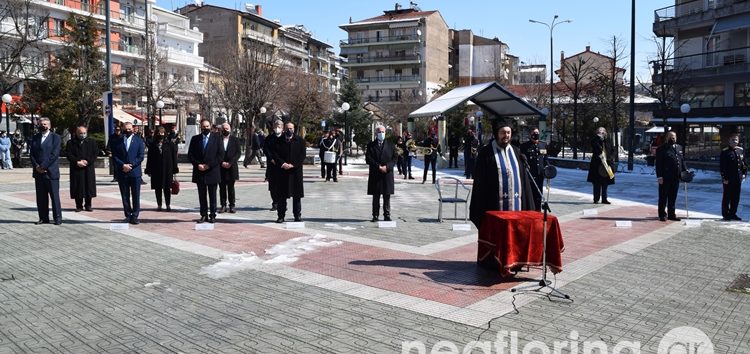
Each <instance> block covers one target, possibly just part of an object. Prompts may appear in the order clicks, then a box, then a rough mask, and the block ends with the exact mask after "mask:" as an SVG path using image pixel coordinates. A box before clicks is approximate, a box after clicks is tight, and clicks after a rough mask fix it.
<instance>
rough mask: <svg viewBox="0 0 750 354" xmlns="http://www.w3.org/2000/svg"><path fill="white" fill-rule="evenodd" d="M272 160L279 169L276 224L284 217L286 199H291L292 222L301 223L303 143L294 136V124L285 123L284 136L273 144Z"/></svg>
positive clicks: (282, 220)
mask: <svg viewBox="0 0 750 354" xmlns="http://www.w3.org/2000/svg"><path fill="white" fill-rule="evenodd" d="M272 154H273V159H274V161H276V165H277V166H278V167H279V169H280V170H279V171H278V172H279V174H278V181H277V182H276V183H274V194H275V196H276V203H277V208H278V209H277V215H278V219H276V222H277V223H282V222H284V218H285V217H286V207H287V201H286V200H287V198H292V212H293V213H294V221H302V198H303V197H304V196H305V190H304V186H303V184H302V163H304V161H305V142H304V141H303V140H302V138H301V137H299V136H298V135H295V134H294V124H293V123H287V124H286V127H285V130H284V135H282V136H281V137H279V138H277V139H276V141H275V142H274V148H273V153H272Z"/></svg>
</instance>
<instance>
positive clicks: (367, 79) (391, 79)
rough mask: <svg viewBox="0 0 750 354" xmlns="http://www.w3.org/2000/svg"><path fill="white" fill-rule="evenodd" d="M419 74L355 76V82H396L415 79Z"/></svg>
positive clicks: (417, 78)
mask: <svg viewBox="0 0 750 354" xmlns="http://www.w3.org/2000/svg"><path fill="white" fill-rule="evenodd" d="M417 80H419V75H401V76H399V75H395V76H365V77H358V78H355V81H356V83H358V84H365V83H368V82H396V81H417Z"/></svg>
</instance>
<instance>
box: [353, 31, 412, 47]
mask: <svg viewBox="0 0 750 354" xmlns="http://www.w3.org/2000/svg"><path fill="white" fill-rule="evenodd" d="M417 40H419V36H418V35H416V34H402V35H397V36H381V37H368V38H349V39H348V40H341V44H342V45H355V44H368V43H384V42H400V41H417Z"/></svg>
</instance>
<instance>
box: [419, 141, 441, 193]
mask: <svg viewBox="0 0 750 354" xmlns="http://www.w3.org/2000/svg"><path fill="white" fill-rule="evenodd" d="M422 146H424V147H426V148H432V153H431V154H429V155H424V175H423V176H422V184H424V183H425V182H426V181H427V171H428V170H429V169H430V165H432V184H435V168H436V166H435V165H436V164H437V158H438V154H439V153H440V152H441V151H440V140H439V139H438V137H437V135H436V134H435V133H434V132H433V133H430V136H429V137H427V139H425V140H424V142H422Z"/></svg>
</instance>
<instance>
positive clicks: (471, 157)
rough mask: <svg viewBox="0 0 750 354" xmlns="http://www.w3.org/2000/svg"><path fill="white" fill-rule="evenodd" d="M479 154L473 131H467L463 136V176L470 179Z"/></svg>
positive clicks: (477, 141) (477, 142)
mask: <svg viewBox="0 0 750 354" xmlns="http://www.w3.org/2000/svg"><path fill="white" fill-rule="evenodd" d="M478 152H479V140H477V138H476V137H475V136H474V131H473V130H471V129H469V131H468V132H466V136H464V176H466V178H467V179H472V173H474V163H475V161H476V159H477V153H478Z"/></svg>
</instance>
